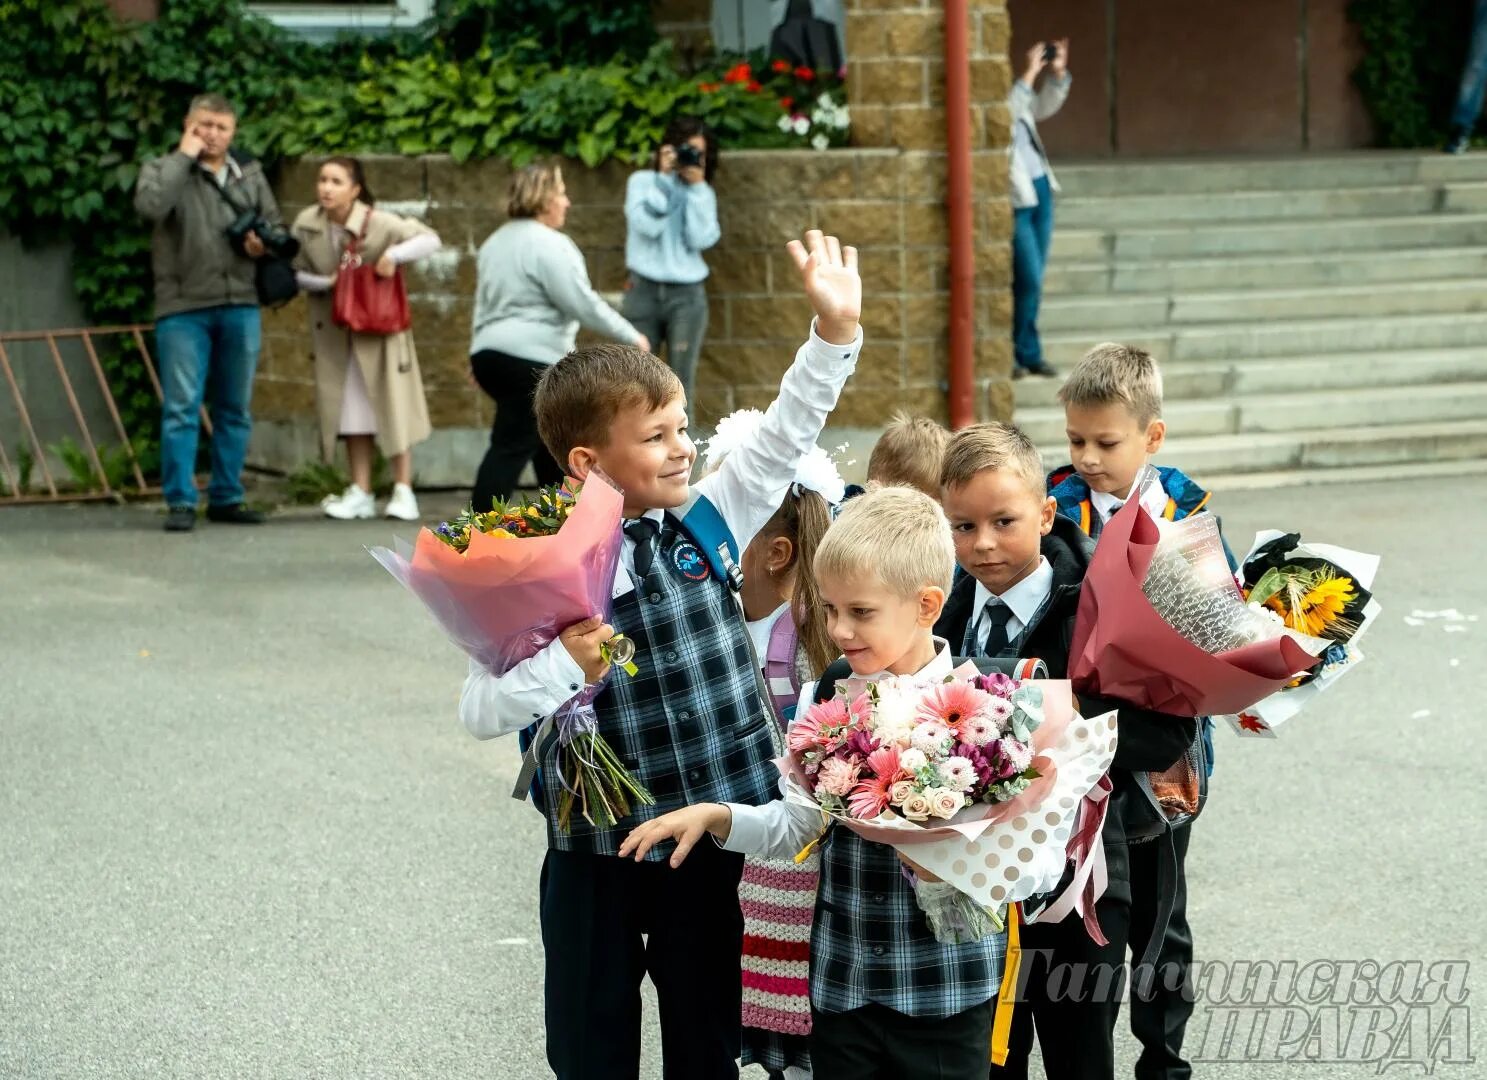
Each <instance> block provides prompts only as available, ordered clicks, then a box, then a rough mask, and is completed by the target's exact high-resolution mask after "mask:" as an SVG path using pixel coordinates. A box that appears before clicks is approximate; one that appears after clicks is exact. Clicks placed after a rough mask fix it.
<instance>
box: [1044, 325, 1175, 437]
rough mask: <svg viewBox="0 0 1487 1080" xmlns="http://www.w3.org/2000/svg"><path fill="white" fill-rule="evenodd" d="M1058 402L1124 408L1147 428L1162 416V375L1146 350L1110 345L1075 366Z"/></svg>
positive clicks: (1059, 395)
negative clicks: (1122, 406)
mask: <svg viewBox="0 0 1487 1080" xmlns="http://www.w3.org/2000/svg"><path fill="white" fill-rule="evenodd" d="M1058 399H1059V401H1061V402H1062V403H1063V404H1065V405H1080V406H1084V405H1124V406H1125V407H1126V408H1128V409H1130V410H1131V412H1132V413H1133V414H1134V415H1135V417H1136V422H1137V423H1138V424H1140V425H1141V426H1142V427H1145V426H1146V425H1147V424H1150V423H1151V422H1152V421H1153V420H1155V419H1157V418H1158V417H1160V416H1161V415H1162V372H1161V370H1160V369H1159V368H1158V367H1157V362H1156V361H1155V360H1153V359H1152V358H1151V353H1149V352H1147V351H1146V350H1145V349H1138V348H1136V346H1134V345H1119V344H1117V343H1115V342H1113V341H1107V342H1105V343H1104V344H1101V345H1096V346H1095V347H1094V348H1093V349H1091V350H1090V351H1089V352H1087V353H1085V354H1084V356H1083V358H1082V359H1081V360H1080V361H1079V363H1077V364H1075V365H1074V370H1073V371H1071V372H1069V377H1068V379H1067V380H1065V382H1064V385H1063V386H1061V387H1059V390H1058Z"/></svg>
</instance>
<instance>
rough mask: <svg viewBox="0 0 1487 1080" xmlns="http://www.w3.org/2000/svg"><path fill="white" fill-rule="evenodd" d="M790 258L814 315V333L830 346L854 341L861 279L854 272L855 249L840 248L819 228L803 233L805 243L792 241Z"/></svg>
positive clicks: (834, 240)
mask: <svg viewBox="0 0 1487 1080" xmlns="http://www.w3.org/2000/svg"><path fill="white" fill-rule="evenodd" d="M789 251H790V256H791V257H792V258H793V259H794V260H795V265H796V267H797V268H798V269H799V270H800V278H801V283H802V284H803V285H804V286H805V295H806V298H807V299H809V300H810V302H811V308H812V309H813V310H814V311H815V312H816V333H817V334H819V335H820V337H821V338H822V340H824V341H829V342H831V343H832V344H833V345H850V344H852V342H854V341H856V340H857V321H858V319H859V318H861V316H862V278H861V277H860V276H859V275H858V273H857V249H856V248H855V247H845V248H844V247H842V245H841V242H840V241H839V240H837V238H836V237H834V236H826V235H824V234H823V233H822V232H821V230H820V229H811V230H809V231H808V232H807V233H806V234H805V243H804V244H802V243H801V242H800V241H799V240H791V241H790V244H789Z"/></svg>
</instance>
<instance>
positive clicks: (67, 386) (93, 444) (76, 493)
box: [0, 323, 211, 505]
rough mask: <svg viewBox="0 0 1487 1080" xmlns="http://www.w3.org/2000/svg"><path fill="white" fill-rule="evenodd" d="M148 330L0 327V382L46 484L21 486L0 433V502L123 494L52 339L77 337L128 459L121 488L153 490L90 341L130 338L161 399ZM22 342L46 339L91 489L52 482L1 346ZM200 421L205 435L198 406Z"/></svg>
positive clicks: (16, 465)
mask: <svg viewBox="0 0 1487 1080" xmlns="http://www.w3.org/2000/svg"><path fill="white" fill-rule="evenodd" d="M153 329H154V325H153V324H151V323H133V324H129V325H126V326H91V327H85V328H82V329H76V330H72V329H66V330H15V331H0V371H3V372H4V375H5V382H6V384H7V385H8V386H9V387H10V394H11V398H12V399H13V400H14V402H15V409H16V415H17V417H18V418H19V420H20V425H21V428H22V430H23V432H24V434H25V438H26V442H27V443H28V444H29V446H30V456H31V461H32V464H33V466H34V467H35V468H36V469H37V470H38V471H39V472H40V473H41V477H42V480H43V481H44V485H45V488H46V490H45V492H36V491H29V490H27V487H28V485H26V484H24V483H23V477H22V475H21V469H20V467H19V463H18V462H14V461H12V460H11V458H10V452H9V451H8V450H7V448H6V446H5V440H4V439H3V438H0V478H3V479H4V481H5V484H4V491H3V492H0V505H4V504H7V503H10V504H16V503H29V502H60V501H64V500H75V499H115V500H118V499H121V498H122V497H123V495H124V489H123V488H121V487H120V486H116V485H115V484H114V483H113V482H112V481H111V480H110V479H109V475H108V472H109V471H108V469H106V468H105V467H104V463H103V458H102V456H101V455H100V453H99V442H98V440H97V439H96V438H95V437H94V434H93V431H92V430H91V429H90V428H89V426H88V420H87V417H86V416H85V415H84V412H83V408H82V405H81V404H80V403H79V401H78V396H77V388H76V387H74V386H73V382H72V378H71V376H69V375H68V373H67V365H66V364H65V363H63V360H62V351H61V349H59V348H58V346H57V343H58V341H73V340H81V342H82V344H83V350H84V351H85V353H86V354H87V358H88V365H89V367H91V368H92V370H93V376H94V378H95V379H97V381H98V391H99V393H100V394H101V395H102V398H103V402H104V404H105V405H106V406H107V409H108V415H109V419H110V420H111V421H112V423H113V428H114V432H115V434H116V435H118V438H119V442H120V444H121V445H122V446H123V449H124V454H125V455H126V456H127V458H128V466H129V472H130V473H132V474H133V477H134V486H133V487H131V488H128V489H127V490H129V491H130V492H132V493H138V494H150V493H157V492H159V490H160V488H159V487H158V486H154V487H152V486H150V485H149V484H147V483H146V482H145V474H144V470H143V469H142V468H141V467H140V463H139V459H138V457H137V456H136V455H135V452H134V440H133V439H132V438H131V437H130V433H129V432H128V431H126V430H125V428H124V420H123V417H121V416H120V415H119V407H118V404H117V403H116V402H115V401H114V395H113V391H112V390H110V389H109V385H108V377H107V376H106V375H105V374H104V371H103V364H102V363H101V362H100V361H99V359H98V349H97V348H96V347H95V346H94V339H95V338H102V337H119V336H124V337H125V338H126V340H129V339H132V340H133V343H134V346H135V348H137V349H138V350H139V355H140V358H141V359H142V360H143V361H144V365H145V371H146V372H147V373H148V374H149V376H150V385H151V386H152V387H154V390H155V399H156V400H157V401H159V400H160V399H161V393H160V378H159V375H158V374H157V373H156V371H155V363H154V360H153V359H152V358H151V356H150V350H149V348H148V347H147V346H146V345H145V332H146V331H148V330H153ZM23 341H44V342H46V345H47V350H48V351H49V352H50V354H51V360H52V364H53V365H54V366H55V367H56V369H57V377H58V379H60V380H61V384H62V389H63V391H64V392H65V394H66V398H67V405H68V407H69V408H70V410H71V412H72V416H73V419H74V420H75V421H76V422H77V429H78V433H79V434H80V435H81V436H82V440H83V449H84V450H85V451H86V453H87V457H88V461H89V463H90V465H91V470H92V474H93V479H94V480H95V481H96V483H97V486H96V487H94V488H91V489H89V490H73V489H72V488H69V487H67V486H65V485H64V486H63V487H62V488H59V487H58V486H57V478H56V477H55V476H53V475H52V468H51V464H50V462H49V461H48V460H47V457H48V453H47V448H46V447H45V446H43V445H42V442H41V439H40V438H39V437H38V436H37V434H36V427H35V425H34V424H33V423H32V420H31V410H30V409H29V408H27V405H26V397H25V395H24V394H23V393H22V392H21V386H20V382H19V381H18V380H17V379H16V373H15V368H14V367H13V365H12V363H11V358H10V352H9V350H7V348H6V346H7V345H11V344H15V343H17V342H23ZM202 423H203V425H204V427H205V430H206V431H207V432H208V433H209V434H210V432H211V422H210V421H209V420H208V419H207V415H206V410H205V409H203V410H202Z"/></svg>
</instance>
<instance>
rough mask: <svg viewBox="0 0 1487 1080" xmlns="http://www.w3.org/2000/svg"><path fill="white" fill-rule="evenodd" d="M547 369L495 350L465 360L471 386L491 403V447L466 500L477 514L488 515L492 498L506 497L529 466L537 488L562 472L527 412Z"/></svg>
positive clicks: (532, 415) (560, 476)
mask: <svg viewBox="0 0 1487 1080" xmlns="http://www.w3.org/2000/svg"><path fill="white" fill-rule="evenodd" d="M547 368H548V365H547V364H542V363H538V362H537V361H535V360H523V359H522V358H521V357H519V356H511V355H510V354H508V353H503V352H497V351H496V350H495V349H482V350H480V352H478V353H475V354H473V355H472V356H471V357H470V370H471V371H472V372H473V373H474V375H475V381H476V382H478V383H479V384H480V389H482V390H484V391H485V392H486V393H487V394H489V395H490V396H491V397H492V398H493V399H494V400H495V403H496V419H495V422H494V423H492V424H491V444H490V448H489V449H487V450H486V452H485V458H484V460H482V461H481V462H480V470H479V471H478V472H477V473H476V474H475V489H474V491H473V492H471V495H470V502H471V505H472V506H474V507H475V509H476V510H489V509H490V508H491V501H492V500H493V499H498V498H499V499H509V498H511V494H512V492H514V491H515V490H516V485H517V481H518V480H520V479H521V473H522V470H523V469H524V468H526V465H527V462H529V461H530V462H532V467H533V468H534V469H535V470H536V472H537V483H538V484H540V485H544V486H545V485H548V484H556V483H559V482H561V481H562V479H563V470H562V469H561V468H560V467H559V466H558V463H557V462H556V461H554V460H553V457H552V455H551V454H549V453H548V452H547V448H546V447H545V446H543V445H542V439H541V438H540V437H539V436H538V435H537V417H536V414H535V413H533V411H532V396H533V395H534V394H535V393H536V392H537V380H538V379H540V378H542V373H543V372H544V371H546V370H547Z"/></svg>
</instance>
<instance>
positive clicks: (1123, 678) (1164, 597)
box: [1068, 498, 1327, 716]
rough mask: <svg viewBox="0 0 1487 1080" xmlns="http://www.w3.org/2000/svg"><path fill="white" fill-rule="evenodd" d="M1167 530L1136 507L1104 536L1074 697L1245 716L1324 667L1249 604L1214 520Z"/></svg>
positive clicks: (1085, 598)
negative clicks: (1303, 674) (1314, 669)
mask: <svg viewBox="0 0 1487 1080" xmlns="http://www.w3.org/2000/svg"><path fill="white" fill-rule="evenodd" d="M1165 528H1166V533H1165V535H1164V533H1163V531H1162V529H1161V528H1159V527H1158V525H1157V523H1156V522H1155V521H1153V520H1152V518H1151V516H1150V515H1149V514H1147V512H1146V511H1145V510H1144V509H1143V508H1142V507H1141V505H1140V500H1139V499H1135V498H1132V499H1129V500H1128V501H1127V502H1126V504H1125V505H1124V506H1123V507H1121V509H1120V510H1119V511H1117V512H1116V514H1115V516H1114V517H1112V518H1111V519H1110V521H1109V522H1108V523H1107V524H1106V525H1105V528H1104V531H1103V532H1102V533H1101V534H1100V542H1099V545H1098V546H1097V547H1096V549H1095V554H1094V558H1093V560H1092V561H1091V562H1090V567H1089V571H1088V572H1087V573H1086V574H1085V578H1084V587H1083V589H1082V590H1081V592H1080V596H1079V612H1078V616H1077V618H1076V620H1075V623H1074V637H1073V641H1072V643H1071V647H1070V651H1069V668H1068V671H1069V679H1070V681H1071V682H1073V684H1074V688H1075V689H1076V690H1078V691H1079V692H1080V693H1082V694H1092V695H1099V696H1101V697H1108V698H1116V699H1118V700H1120V701H1125V702H1129V703H1130V704H1132V705H1137V706H1141V707H1143V708H1147V709H1154V710H1156V711H1157V712H1164V713H1170V714H1173V715H1176V716H1214V715H1222V714H1226V713H1238V712H1242V711H1243V710H1244V709H1245V708H1247V707H1248V706H1250V705H1252V704H1254V703H1255V702H1257V701H1260V700H1262V699H1264V698H1266V697H1269V696H1270V695H1271V694H1274V693H1275V692H1276V691H1278V690H1280V689H1281V688H1283V687H1284V686H1286V685H1287V684H1288V683H1290V681H1291V680H1292V679H1294V678H1295V677H1296V676H1297V675H1298V674H1300V673H1301V672H1303V671H1306V670H1308V669H1309V668H1311V667H1313V666H1315V665H1316V664H1317V663H1318V659H1319V656H1320V654H1321V652H1322V651H1323V650H1325V648H1326V647H1327V643H1326V642H1324V641H1320V640H1316V639H1312V638H1308V637H1305V636H1304V635H1301V634H1297V633H1294V632H1292V631H1289V630H1287V629H1285V628H1284V627H1282V626H1278V625H1276V624H1275V623H1274V622H1272V621H1270V620H1268V619H1266V618H1264V617H1263V616H1262V615H1260V614H1259V613H1257V612H1256V611H1254V610H1252V609H1250V608H1249V607H1247V606H1246V604H1245V599H1244V596H1243V594H1242V593H1241V592H1240V591H1239V586H1238V584H1237V583H1236V582H1235V580H1234V576H1233V574H1232V572H1231V571H1230V570H1229V565H1228V562H1227V560H1226V558H1225V556H1224V551H1223V544H1222V541H1221V540H1220V538H1219V534H1218V524H1217V522H1216V521H1215V520H1214V518H1213V516H1212V515H1211V514H1195V515H1193V516H1191V517H1189V518H1186V519H1184V520H1183V521H1181V522H1176V523H1173V524H1168V525H1165Z"/></svg>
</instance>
